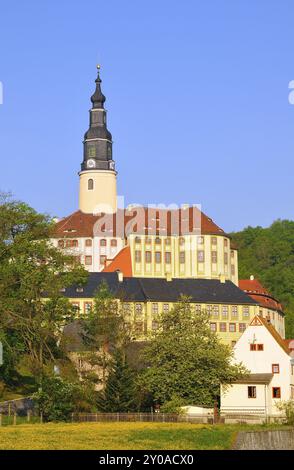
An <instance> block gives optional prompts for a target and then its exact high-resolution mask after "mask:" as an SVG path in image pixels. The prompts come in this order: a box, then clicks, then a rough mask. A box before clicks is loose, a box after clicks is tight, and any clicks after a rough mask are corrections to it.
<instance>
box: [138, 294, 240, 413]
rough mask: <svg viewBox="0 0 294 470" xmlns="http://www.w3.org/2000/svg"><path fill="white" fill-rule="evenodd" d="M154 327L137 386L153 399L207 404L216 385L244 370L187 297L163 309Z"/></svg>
mask: <svg viewBox="0 0 294 470" xmlns="http://www.w3.org/2000/svg"><path fill="white" fill-rule="evenodd" d="M159 325H160V328H159V330H158V331H157V332H156V333H155V334H154V335H153V337H151V338H150V342H149V344H148V345H147V346H146V348H145V350H144V353H143V354H144V357H145V360H146V361H147V363H148V367H147V368H146V369H145V370H143V372H142V376H141V386H142V387H144V388H145V389H146V390H148V391H150V392H151V393H152V394H153V397H154V399H155V401H156V402H157V403H159V404H165V403H166V402H173V403H175V401H176V402H177V403H178V404H179V403H181V404H182V405H208V406H213V405H214V403H215V400H216V399H217V398H218V396H219V390H220V384H229V383H231V382H233V381H234V380H236V379H237V378H239V377H241V376H243V375H244V374H245V373H246V372H247V371H246V370H245V369H244V367H243V366H241V365H239V364H235V365H233V364H232V363H231V358H232V349H231V348H229V347H228V346H226V345H224V344H222V343H221V342H220V340H219V338H218V337H217V335H216V333H214V332H212V331H211V330H210V326H209V316H208V314H207V313H206V312H204V311H203V312H201V313H197V315H195V313H194V311H193V310H192V308H191V304H190V302H189V299H187V298H185V297H183V298H182V299H181V300H180V302H179V303H178V304H177V305H176V306H175V307H174V308H173V309H172V310H171V311H169V312H165V313H163V314H162V317H161V319H160V321H159Z"/></svg>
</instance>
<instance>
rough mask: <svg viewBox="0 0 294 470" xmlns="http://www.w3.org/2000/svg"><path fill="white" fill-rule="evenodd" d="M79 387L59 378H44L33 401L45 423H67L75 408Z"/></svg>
mask: <svg viewBox="0 0 294 470" xmlns="http://www.w3.org/2000/svg"><path fill="white" fill-rule="evenodd" d="M79 395H80V387H79V386H78V385H76V384H73V383H70V382H67V381H65V380H64V379H62V378H61V377H46V378H45V379H43V382H42V389H40V390H39V391H38V392H37V393H35V395H34V397H33V398H34V400H35V401H36V403H37V407H38V410H39V412H40V413H42V415H43V419H44V420H45V421H68V420H69V419H70V416H71V413H72V412H73V411H74V410H75V408H76V402H77V401H78V399H79Z"/></svg>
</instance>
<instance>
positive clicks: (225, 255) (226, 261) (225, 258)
mask: <svg viewBox="0 0 294 470" xmlns="http://www.w3.org/2000/svg"><path fill="white" fill-rule="evenodd" d="M224 263H225V264H228V253H225V254H224Z"/></svg>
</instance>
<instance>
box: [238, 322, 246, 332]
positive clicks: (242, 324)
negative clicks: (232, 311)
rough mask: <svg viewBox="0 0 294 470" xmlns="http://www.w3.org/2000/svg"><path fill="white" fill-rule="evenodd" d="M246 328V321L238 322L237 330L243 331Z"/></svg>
mask: <svg viewBox="0 0 294 470" xmlns="http://www.w3.org/2000/svg"><path fill="white" fill-rule="evenodd" d="M245 330H246V323H239V332H240V333H244V331H245Z"/></svg>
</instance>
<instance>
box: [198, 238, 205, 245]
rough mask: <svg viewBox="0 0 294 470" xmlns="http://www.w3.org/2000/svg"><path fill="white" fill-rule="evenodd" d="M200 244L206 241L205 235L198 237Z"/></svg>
mask: <svg viewBox="0 0 294 470" xmlns="http://www.w3.org/2000/svg"><path fill="white" fill-rule="evenodd" d="M197 241H198V245H203V243H204V237H198V240H197Z"/></svg>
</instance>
